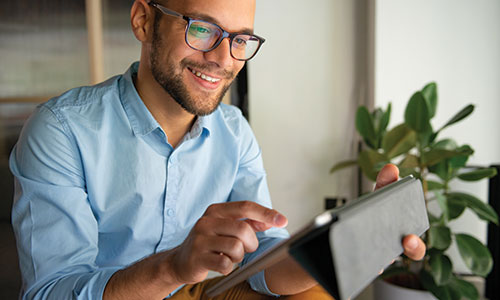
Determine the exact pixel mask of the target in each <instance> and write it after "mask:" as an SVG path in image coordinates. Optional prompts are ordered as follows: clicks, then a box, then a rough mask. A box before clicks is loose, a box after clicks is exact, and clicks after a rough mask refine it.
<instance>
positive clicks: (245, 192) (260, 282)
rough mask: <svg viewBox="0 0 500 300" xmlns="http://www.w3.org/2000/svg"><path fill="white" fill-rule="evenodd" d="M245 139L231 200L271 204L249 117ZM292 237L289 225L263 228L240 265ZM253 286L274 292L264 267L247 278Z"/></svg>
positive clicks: (263, 291) (243, 135)
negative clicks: (255, 245)
mask: <svg viewBox="0 0 500 300" xmlns="http://www.w3.org/2000/svg"><path fill="white" fill-rule="evenodd" d="M241 130H242V132H241V133H242V134H241V136H242V143H241V148H240V156H241V160H240V166H239V169H238V173H237V175H236V180H235V182H234V185H233V189H232V192H231V196H230V201H242V200H250V201H254V202H257V203H258V204H260V205H263V206H266V207H269V208H271V207H272V204H271V198H270V195H269V189H268V186H267V180H266V172H265V170H264V165H263V162H262V152H261V149H260V148H259V146H258V143H257V141H256V139H255V136H254V135H253V133H252V131H251V129H250V126H249V125H248V123H247V122H246V121H243V122H242V127H241ZM288 237H289V234H288V232H287V231H286V229H283V228H271V229H269V230H266V231H264V232H258V233H257V238H258V240H259V247H258V249H257V250H256V251H255V252H252V253H247V254H246V255H245V258H244V259H243V261H242V262H241V265H242V266H243V265H245V264H246V263H248V262H250V261H252V260H253V259H255V258H256V257H257V256H259V255H260V254H261V253H263V252H264V251H266V250H267V249H269V248H271V247H272V246H274V245H275V244H277V243H279V242H280V241H282V240H283V239H286V238H288ZM248 283H249V284H250V286H251V287H252V289H253V290H255V291H257V292H259V293H263V294H267V295H272V296H278V295H276V294H274V293H272V292H271V291H270V290H269V288H268V287H267V284H266V280H265V277H264V271H261V272H259V273H257V274H255V275H253V276H251V277H250V278H249V279H248Z"/></svg>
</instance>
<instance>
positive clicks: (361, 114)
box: [356, 106, 376, 148]
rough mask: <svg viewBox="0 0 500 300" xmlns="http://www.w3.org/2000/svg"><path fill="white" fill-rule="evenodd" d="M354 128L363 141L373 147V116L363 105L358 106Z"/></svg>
mask: <svg viewBox="0 0 500 300" xmlns="http://www.w3.org/2000/svg"><path fill="white" fill-rule="evenodd" d="M356 129H357V130H358V132H359V134H360V135H361V136H362V137H363V139H364V141H365V143H366V144H367V145H368V146H370V147H371V148H375V140H376V134H375V127H374V124H373V117H372V115H371V114H370V112H368V109H367V108H366V107H364V106H360V107H358V111H357V112H356Z"/></svg>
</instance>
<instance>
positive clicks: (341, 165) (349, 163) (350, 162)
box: [330, 160, 358, 174]
mask: <svg viewBox="0 0 500 300" xmlns="http://www.w3.org/2000/svg"><path fill="white" fill-rule="evenodd" d="M357 164H358V160H345V161H341V162H339V163H337V164H335V165H334V166H333V167H332V168H331V169H330V174H332V173H334V172H336V171H338V170H340V169H344V168H347V167H350V166H354V165H357Z"/></svg>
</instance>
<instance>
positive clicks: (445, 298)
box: [420, 269, 455, 300]
mask: <svg viewBox="0 0 500 300" xmlns="http://www.w3.org/2000/svg"><path fill="white" fill-rule="evenodd" d="M420 282H421V283H422V286H423V287H424V288H425V289H426V290H428V291H429V292H431V293H432V294H433V295H434V296H435V297H436V298H438V299H439V300H455V298H454V297H452V295H451V293H450V290H449V289H447V288H446V287H444V286H438V285H437V284H436V282H434V278H433V277H432V275H431V274H430V273H429V272H428V271H426V270H425V269H421V270H420Z"/></svg>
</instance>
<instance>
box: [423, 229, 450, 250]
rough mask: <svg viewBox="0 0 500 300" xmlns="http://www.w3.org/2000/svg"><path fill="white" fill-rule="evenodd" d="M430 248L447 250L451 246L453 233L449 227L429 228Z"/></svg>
mask: <svg viewBox="0 0 500 300" xmlns="http://www.w3.org/2000/svg"><path fill="white" fill-rule="evenodd" d="M428 236H429V247H433V248H436V249H439V250H446V249H448V247H450V244H451V231H450V228H448V227H447V226H444V225H442V226H434V227H431V228H429V231H428Z"/></svg>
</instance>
